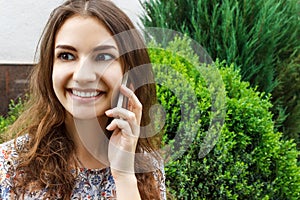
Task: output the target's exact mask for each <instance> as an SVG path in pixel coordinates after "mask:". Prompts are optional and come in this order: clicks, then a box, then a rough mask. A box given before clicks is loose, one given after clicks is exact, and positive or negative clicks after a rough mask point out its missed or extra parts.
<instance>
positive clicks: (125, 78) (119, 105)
mask: <svg viewBox="0 0 300 200" xmlns="http://www.w3.org/2000/svg"><path fill="white" fill-rule="evenodd" d="M127 84H128V73H125V74H124V76H123V79H122V85H125V86H127ZM127 104H128V98H127V97H125V96H124V95H123V94H122V93H121V92H120V93H119V98H118V103H117V108H127Z"/></svg>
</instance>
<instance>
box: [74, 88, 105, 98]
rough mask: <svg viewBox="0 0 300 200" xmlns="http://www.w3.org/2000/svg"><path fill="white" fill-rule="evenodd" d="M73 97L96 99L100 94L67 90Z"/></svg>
mask: <svg viewBox="0 0 300 200" xmlns="http://www.w3.org/2000/svg"><path fill="white" fill-rule="evenodd" d="M69 91H70V92H71V93H72V94H73V95H75V96H77V97H81V98H93V97H97V96H99V95H100V94H101V92H99V91H95V90H94V91H80V90H75V89H71V90H69Z"/></svg>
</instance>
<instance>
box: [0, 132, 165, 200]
mask: <svg viewBox="0 0 300 200" xmlns="http://www.w3.org/2000/svg"><path fill="white" fill-rule="evenodd" d="M25 138H27V137H20V138H18V140H17V145H19V144H20V142H24V141H25V140H26V139H25ZM27 139H28V138H27ZM17 157H18V154H17V152H16V149H15V147H14V141H13V140H11V141H9V142H6V143H3V144H1V145H0V200H4V199H5V200H10V199H17V198H16V196H15V194H14V193H13V192H12V190H11V188H12V186H13V178H14V176H15V170H14V168H15V166H16V165H17V162H16V158H17ZM160 169H161V171H162V175H163V176H162V179H163V180H159V181H161V186H160V190H161V199H166V188H165V184H164V183H165V174H164V170H163V167H161V168H160ZM72 173H74V175H75V176H76V184H75V187H74V189H73V192H72V195H71V199H84V200H87V199H116V186H115V182H114V179H113V176H112V175H111V171H110V168H109V167H108V168H105V169H99V170H98V169H87V168H80V169H79V170H75V169H74V170H72ZM75 173H77V174H75ZM155 177H157V176H155ZM44 193H45V190H42V191H39V192H37V193H28V194H25V197H24V199H26V200H38V199H43V195H44Z"/></svg>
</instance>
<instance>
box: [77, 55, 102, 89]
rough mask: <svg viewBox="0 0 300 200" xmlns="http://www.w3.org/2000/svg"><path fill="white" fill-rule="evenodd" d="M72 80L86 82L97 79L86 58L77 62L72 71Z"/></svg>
mask: <svg viewBox="0 0 300 200" xmlns="http://www.w3.org/2000/svg"><path fill="white" fill-rule="evenodd" d="M73 80H74V81H76V82H78V83H88V82H94V81H96V80H97V73H96V71H95V69H94V67H93V65H92V63H90V62H89V61H88V59H87V60H83V61H82V62H79V63H78V65H77V66H76V68H75V71H74V73H73Z"/></svg>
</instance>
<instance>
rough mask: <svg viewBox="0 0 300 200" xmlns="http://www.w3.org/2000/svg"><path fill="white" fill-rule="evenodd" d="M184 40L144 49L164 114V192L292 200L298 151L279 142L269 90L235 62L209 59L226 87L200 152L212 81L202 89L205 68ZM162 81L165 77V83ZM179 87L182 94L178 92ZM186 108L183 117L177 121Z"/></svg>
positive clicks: (298, 192)
mask: <svg viewBox="0 0 300 200" xmlns="http://www.w3.org/2000/svg"><path fill="white" fill-rule="evenodd" d="M174 43H176V44H175V45H174ZM187 46H188V45H187V40H186V39H182V40H180V39H175V40H174V41H172V42H170V44H169V46H168V47H167V48H165V49H163V48H161V47H160V46H155V45H154V43H153V44H151V47H152V48H151V49H150V56H151V62H152V63H154V71H155V76H156V79H157V80H158V81H157V82H158V83H160V84H157V90H158V98H159V101H160V104H161V105H162V106H163V107H164V109H165V113H166V122H165V123H166V124H165V126H164V129H163V131H164V145H166V146H167V147H168V148H166V149H167V150H168V151H167V150H165V152H171V155H169V154H167V153H166V166H165V167H166V174H167V181H166V183H167V188H168V189H169V192H170V193H171V194H173V196H174V197H175V198H177V199H282V200H283V199H297V198H298V197H299V196H300V168H299V166H298V165H297V156H298V155H299V152H298V151H297V150H296V145H295V143H294V142H293V141H292V140H283V139H282V134H281V133H280V132H276V131H274V122H273V121H272V113H271V112H270V111H269V110H270V108H271V107H272V104H271V103H270V95H267V94H265V93H261V92H258V91H257V89H255V88H251V87H250V84H249V83H248V82H243V81H241V76H240V74H239V72H238V71H236V70H234V66H233V65H231V66H228V65H226V64H225V62H219V61H217V62H216V63H215V68H219V69H220V70H219V73H220V75H221V77H222V80H223V83H224V86H225V90H226V117H225V122H224V125H223V127H222V130H221V132H220V134H219V135H218V134H217V133H216V135H215V136H216V137H215V138H214V139H215V141H213V142H212V143H211V144H212V147H213V148H211V147H209V150H211V151H207V152H204V154H201V153H203V145H202V144H203V142H204V141H205V138H206V137H207V134H208V132H207V131H208V129H209V128H210V127H211V123H212V120H213V117H212V111H213V109H212V106H211V105H212V103H215V102H214V101H212V98H211V89H209V87H213V86H214V84H210V85H209V87H208V84H207V83H208V82H209V81H211V80H207V79H205V77H207V75H206V73H205V70H203V69H204V68H203V67H202V68H201V67H199V65H200V64H198V65H196V64H195V56H196V55H194V56H191V55H192V54H193V51H192V49H191V48H187ZM180 47H182V48H180ZM179 50H180V51H179ZM186 55H188V56H186ZM191 57H192V59H190V58H191ZM205 67H207V66H205ZM175 78H177V79H175ZM161 80H166V81H164V82H163V83H164V85H163V84H161V82H162V81H161ZM218 87H219V85H218ZM174 88H176V90H175V89H174ZM187 88H188V89H187ZM190 88H192V89H193V90H191V89H190ZM180 89H183V90H184V89H186V90H187V91H188V92H186V93H184V92H182V93H180V92H178V91H181V90H180ZM217 89H218V88H217ZM217 89H216V90H217ZM178 94H180V95H181V96H178ZM189 94H190V95H191V96H196V97H197V99H198V103H197V105H196V106H195V104H194V102H187V99H188V96H189ZM191 100H192V101H194V99H191ZM220 108H222V106H221V107H220ZM195 109H198V111H199V113H200V117H199V118H197V117H198V116H197V115H195V114H194V112H195V111H194V110H195ZM186 111H188V115H189V119H188V120H182V117H183V116H185V114H184V113H185V112H186ZM193 117H196V118H193ZM186 123H188V124H186ZM186 126H187V127H186ZM189 127H190V128H189ZM196 127H197V128H196ZM184 131H186V132H185V133H184ZM191 131H196V132H191ZM178 135H180V136H179V137H178ZM191 137H192V138H191ZM178 152H179V154H178ZM199 152H200V154H199ZM174 155H175V156H174Z"/></svg>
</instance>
